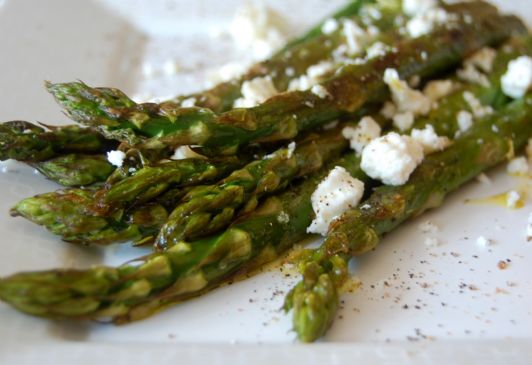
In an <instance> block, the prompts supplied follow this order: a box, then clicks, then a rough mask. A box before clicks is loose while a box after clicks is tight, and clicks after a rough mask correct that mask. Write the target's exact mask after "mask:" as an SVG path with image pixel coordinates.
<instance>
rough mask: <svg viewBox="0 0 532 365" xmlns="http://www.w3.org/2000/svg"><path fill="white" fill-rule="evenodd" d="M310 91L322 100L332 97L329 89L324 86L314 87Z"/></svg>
mask: <svg viewBox="0 0 532 365" xmlns="http://www.w3.org/2000/svg"><path fill="white" fill-rule="evenodd" d="M310 91H311V92H312V93H313V94H314V95H316V96H317V97H319V98H320V99H325V98H329V97H331V94H330V93H329V91H327V89H326V88H325V87H323V86H322V85H314V86H312V88H311V89H310Z"/></svg>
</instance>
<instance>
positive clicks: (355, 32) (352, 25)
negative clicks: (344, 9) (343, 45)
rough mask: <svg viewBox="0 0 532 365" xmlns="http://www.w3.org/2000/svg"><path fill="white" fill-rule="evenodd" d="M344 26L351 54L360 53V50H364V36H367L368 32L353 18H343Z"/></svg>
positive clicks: (343, 29)
mask: <svg viewBox="0 0 532 365" xmlns="http://www.w3.org/2000/svg"><path fill="white" fill-rule="evenodd" d="M342 26H343V27H342V31H343V33H344V36H345V39H346V42H347V48H348V52H349V53H350V54H355V53H360V51H362V46H363V45H362V43H363V38H364V37H365V36H366V32H365V31H364V29H362V28H361V27H360V26H359V25H358V24H357V23H356V22H354V21H353V20H351V19H343V20H342Z"/></svg>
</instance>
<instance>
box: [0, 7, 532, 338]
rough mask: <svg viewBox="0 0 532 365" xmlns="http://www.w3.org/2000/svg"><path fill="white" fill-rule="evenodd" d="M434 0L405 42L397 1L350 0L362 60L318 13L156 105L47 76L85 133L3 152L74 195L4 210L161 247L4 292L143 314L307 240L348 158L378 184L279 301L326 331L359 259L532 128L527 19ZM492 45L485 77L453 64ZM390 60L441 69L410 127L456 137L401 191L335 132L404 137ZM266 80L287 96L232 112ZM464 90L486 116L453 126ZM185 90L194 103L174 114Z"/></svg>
mask: <svg viewBox="0 0 532 365" xmlns="http://www.w3.org/2000/svg"><path fill="white" fill-rule="evenodd" d="M440 6H441V7H442V8H443V9H444V10H445V12H446V13H447V14H450V18H451V19H452V20H448V22H447V23H444V24H439V25H437V26H435V27H434V29H432V30H431V31H430V32H428V34H426V35H423V36H420V37H411V36H408V35H406V34H405V31H404V27H402V26H398V25H397V24H401V22H404V21H405V20H407V19H408V14H404V13H403V6H402V2H401V1H400V0H390V1H371V0H355V1H351V2H350V3H349V4H348V5H347V6H346V7H345V8H343V9H341V10H340V11H338V12H337V13H336V14H334V15H333V16H332V18H333V19H336V24H342V23H344V24H345V22H356V23H358V24H366V26H368V27H369V26H371V27H373V29H377V32H373V34H372V35H369V34H367V35H366V36H365V37H361V38H360V41H361V42H362V44H363V47H362V48H361V49H360V50H359V51H358V52H351V53H348V54H347V55H345V56H344V57H343V58H342V59H341V60H338V57H336V56H335V52H337V50H338V49H339V48H340V47H342V45H344V46H345V44H346V42H348V40H346V37H345V34H344V30H343V29H342V27H337V28H338V29H336V30H334V29H333V30H332V31H331V30H330V29H329V30H326V27H323V23H321V24H318V25H317V26H316V27H315V28H313V29H312V30H311V31H309V32H308V33H307V34H305V35H303V36H302V37H300V38H299V39H296V40H294V41H292V42H290V43H289V44H288V45H287V46H286V47H285V48H284V49H282V50H280V51H279V52H278V53H276V54H275V55H273V56H272V57H271V58H270V59H268V60H266V61H263V62H260V63H258V64H256V65H254V66H253V67H251V68H250V70H249V71H248V72H247V73H246V74H244V75H243V76H242V77H240V78H239V79H236V80H233V81H230V82H226V83H223V84H220V85H218V86H216V87H214V88H212V89H210V90H207V91H205V92H202V93H197V94H194V95H186V96H181V97H177V98H176V99H175V100H172V101H167V102H163V103H159V104H156V103H144V104H137V103H135V102H133V101H132V100H131V99H130V98H128V97H127V96H126V95H125V94H124V93H122V92H121V91H119V90H117V89H111V88H92V87H89V86H87V85H86V84H84V83H82V82H74V83H63V84H51V83H48V84H46V87H47V89H48V90H49V91H50V92H51V93H52V94H53V96H54V97H55V98H56V100H57V101H58V103H59V104H60V105H61V106H62V107H63V108H64V110H65V112H66V114H67V115H68V116H70V117H71V118H72V119H73V120H74V121H76V122H77V123H79V124H80V125H82V126H84V127H80V126H78V125H70V126H66V127H51V126H44V125H43V126H42V127H40V126H36V125H33V124H31V123H28V122H21V121H17V122H7V123H4V124H2V125H1V126H0V159H1V160H6V159H16V160H19V161H23V162H25V163H27V164H29V165H31V166H33V167H35V168H36V169H38V170H39V171H40V172H42V174H43V175H45V176H46V177H47V178H49V179H51V180H54V181H56V182H58V183H59V184H61V185H63V186H65V187H66V188H65V189H63V190H59V191H56V192H51V193H47V194H42V195H38V196H35V197H32V198H28V199H25V200H23V201H21V202H19V203H18V204H17V205H16V206H15V207H13V209H12V210H11V214H12V215H13V216H23V217H25V218H27V219H28V220H30V221H32V222H34V223H37V224H39V225H42V226H44V227H46V228H47V229H48V230H49V231H51V232H53V233H54V234H57V235H59V236H61V238H62V239H63V240H65V241H67V242H71V243H75V244H82V245H94V244H99V245H107V244H112V243H120V242H130V241H133V242H134V244H136V245H148V244H152V245H153V247H154V253H153V254H151V255H148V256H144V257H141V258H139V259H138V260H136V261H135V262H134V263H126V264H124V265H122V266H119V267H93V268H91V269H88V270H51V271H44V272H27V273H20V274H15V275H13V276H10V277H6V278H2V279H0V299H2V300H3V301H5V302H7V303H9V304H11V305H12V306H14V307H15V308H17V309H19V310H21V311H23V312H25V313H29V314H32V315H37V316H42V317H47V318H72V319H103V318H105V319H109V318H110V319H111V320H112V321H113V322H114V323H126V322H130V321H135V320H139V319H142V318H145V317H147V316H150V315H151V314H153V313H155V312H157V311H159V310H161V309H162V308H164V307H166V306H168V305H170V304H172V303H176V302H179V301H182V300H185V299H188V298H191V297H194V296H197V295H199V294H202V293H204V292H206V291H209V290H211V289H213V288H215V287H217V286H219V285H220V284H222V283H224V282H225V281H227V280H230V279H231V278H233V277H234V276H235V275H237V274H241V273H242V272H252V271H253V270H255V269H256V268H257V267H259V266H260V265H263V264H265V263H267V262H271V261H273V260H275V259H277V258H279V257H281V256H282V255H283V254H285V253H286V252H287V250H289V249H290V248H291V247H293V246H294V245H295V244H296V243H297V242H298V241H300V240H302V239H303V238H305V237H306V236H307V228H308V227H309V225H310V224H311V222H312V220H313V219H314V217H315V212H314V211H313V207H312V204H311V195H312V194H313V192H314V191H315V189H316V187H317V186H318V184H319V183H320V182H321V181H322V180H323V179H324V178H325V177H326V176H327V175H328V173H329V172H330V170H331V169H332V168H334V167H336V166H341V167H343V168H344V169H345V170H346V171H347V172H348V173H349V174H350V175H351V176H353V177H355V178H357V179H359V180H361V181H362V182H364V183H365V184H366V185H367V186H372V187H374V189H366V191H367V192H368V193H367V194H366V196H365V197H364V199H365V201H364V203H363V205H360V206H358V207H354V208H351V209H348V210H347V211H346V212H345V213H344V214H343V215H342V216H341V217H340V218H338V219H336V220H334V221H333V222H332V224H331V226H330V227H329V231H328V234H327V237H326V239H325V241H324V242H323V243H322V244H321V246H320V247H319V248H318V249H315V250H308V251H305V253H304V254H302V255H299V262H298V263H297V265H298V268H299V270H300V272H301V274H302V277H303V278H302V280H301V282H300V283H299V284H297V285H296V286H295V287H294V288H293V290H292V291H291V292H290V293H289V295H288V296H287V298H286V302H285V309H286V310H287V311H289V310H292V311H293V325H294V330H295V332H296V333H297V335H298V338H299V339H300V340H301V341H305V342H309V341H314V340H316V339H318V338H319V337H321V336H323V335H324V334H325V333H326V331H327V329H328V328H329V327H330V326H331V324H332V322H333V319H334V317H335V314H336V311H337V309H338V306H339V296H340V292H341V289H342V286H343V285H344V284H345V282H346V280H347V278H348V274H347V263H348V261H349V259H350V258H351V257H353V256H355V255H360V254H363V253H364V252H367V251H368V250H372V249H374V248H375V247H376V246H377V244H378V243H379V240H380V237H382V235H383V234H385V233H387V232H389V231H391V230H392V229H394V228H395V227H397V226H398V225H399V224H401V223H402V222H404V221H406V220H408V219H409V218H410V217H412V216H415V215H418V214H420V213H421V212H423V211H424V210H426V209H429V208H433V207H436V206H438V205H440V204H441V203H442V202H443V200H444V197H445V195H446V194H448V193H449V192H451V191H453V190H455V189H457V188H458V187H460V186H461V185H463V184H464V183H466V182H467V181H469V180H471V179H472V178H474V177H475V176H477V175H478V174H480V173H481V172H482V171H484V170H486V169H489V168H491V167H493V166H495V165H497V164H498V163H501V162H502V161H504V160H506V159H507V158H508V157H509V156H510V155H511V154H512V153H514V152H515V151H519V150H520V149H522V148H523V147H524V146H525V145H526V143H527V141H528V138H529V137H530V136H531V134H532V123H531V119H532V93H528V94H526V95H525V96H524V97H523V98H519V99H516V100H512V99H510V98H508V97H507V96H505V95H504V93H503V92H502V91H501V81H500V80H501V76H502V75H503V74H504V73H505V72H506V70H507V67H508V63H509V62H510V61H511V60H513V59H515V58H516V57H519V56H522V55H532V37H530V35H529V34H528V32H527V29H526V27H525V26H524V25H523V24H522V22H521V21H520V20H519V19H517V18H516V17H513V16H508V15H502V14H500V13H499V12H498V11H497V9H495V8H494V7H493V6H491V5H489V4H487V3H485V2H482V1H473V2H464V3H457V4H453V5H445V4H440ZM376 13H378V14H379V16H374V17H373V18H371V16H370V14H376ZM329 21H330V20H329ZM368 24H369V25H368ZM324 30H326V31H325V32H324ZM378 42H380V43H384V44H387V45H389V46H390V47H388V48H389V49H388V50H387V51H386V52H381V53H379V54H378V55H377V56H375V57H370V56H369V55H368V54H366V50H367V49H369V48H370V47H371V46H372V45H375V44H377V43H378ZM483 47H493V48H496V49H497V53H496V56H495V59H494V60H493V65H492V67H491V68H492V69H491V70H490V72H489V74H487V75H485V77H486V79H487V82H481V83H475V82H464V81H462V80H459V78H458V77H457V76H456V69H457V68H459V67H460V66H461V64H462V62H463V61H464V60H465V59H466V58H467V57H468V56H470V55H472V54H474V53H475V52H477V51H478V50H480V49H482V48H483ZM332 60H334V67H333V68H332V69H331V70H329V72H326V73H324V74H323V75H320V79H319V80H318V81H317V82H318V85H319V87H320V88H321V90H325V91H326V93H325V95H320V94H319V93H316V92H313V91H312V90H296V91H294V90H291V91H289V90H288V89H289V85H290V81H291V80H293V79H294V78H297V77H301V76H303V75H305V74H306V72H307V69H309V67H312V66H313V65H316V64H319V63H320V62H325V61H326V62H332ZM361 60H362V61H361ZM390 68H393V69H396V70H397V71H398V73H399V75H400V77H401V79H403V80H411V79H417V81H418V82H421V83H422V84H424V83H427V82H428V81H430V80H433V79H436V78H439V77H446V78H449V79H451V80H452V81H453V85H454V88H453V90H452V91H451V92H450V93H448V94H447V95H445V96H444V97H442V98H441V99H440V100H439V101H438V103H437V104H434V106H433V107H432V109H431V111H430V112H429V113H428V114H427V115H425V116H423V117H419V118H417V119H416V120H415V123H414V125H413V127H412V128H420V129H423V128H424V127H425V126H427V125H429V124H430V125H431V126H433V128H434V129H435V131H436V132H437V133H438V134H439V135H440V136H446V137H448V138H449V139H452V140H453V143H452V145H451V146H450V147H448V148H447V149H445V150H443V151H440V152H437V153H434V154H431V155H429V156H427V157H426V158H425V159H424V160H423V162H422V163H421V165H420V166H418V167H417V169H416V170H415V171H414V173H413V174H412V175H411V176H410V178H409V180H408V182H407V183H405V184H403V185H400V186H386V185H382V184H381V183H380V182H378V181H375V180H372V179H371V178H370V177H368V176H367V175H366V174H365V173H364V171H363V170H362V168H361V158H360V156H359V155H357V154H356V153H355V152H354V151H352V150H350V149H349V141H348V140H346V139H345V138H344V137H343V135H342V130H343V128H344V127H346V126H350V125H352V126H354V125H356V123H358V121H359V120H360V119H361V117H363V116H365V115H371V116H372V117H373V118H374V120H376V121H377V122H378V123H379V124H380V126H381V128H382V129H383V130H384V131H393V130H395V129H397V127H396V126H394V125H392V123H391V121H390V120H389V119H388V118H386V117H384V116H383V115H382V113H381V112H380V110H381V107H382V105H383V103H385V102H387V101H389V100H390V91H389V90H388V87H387V85H386V83H385V80H384V78H383V74H384V72H385V70H386V69H390ZM266 76H267V77H270V78H271V80H272V82H273V84H274V85H275V88H276V89H277V90H278V91H279V94H278V95H276V96H274V97H272V98H269V99H268V100H266V101H265V102H263V103H261V104H259V105H257V106H255V107H251V108H233V105H234V103H235V101H236V100H237V99H238V98H240V97H242V93H241V88H242V85H243V84H244V83H245V82H248V81H250V80H253V79H255V78H257V77H266ZM465 92H468V93H470V94H472V95H474V96H475V97H476V98H477V99H478V100H480V101H481V102H482V104H483V105H484V106H486V107H488V106H489V107H490V108H491V109H490V110H493V112H491V113H486V114H487V115H485V116H483V117H479V118H477V120H476V121H475V123H474V124H473V126H472V127H471V128H470V129H469V130H468V131H466V132H460V128H461V126H460V124H459V123H458V121H457V118H456V115H457V113H458V112H459V111H461V110H468V108H470V106H469V104H468V102H467V100H465V99H464V97H463V95H464V93H465ZM191 98H194V100H195V102H196V106H195V107H183V106H181V103H182V101H183V100H187V99H188V100H190V99H191ZM331 122H333V123H331ZM406 132H408V131H406ZM406 132H405V131H401V133H406ZM479 141H481V143H479ZM294 142H295V144H294ZM180 146H194V147H192V149H193V150H194V151H195V152H196V153H198V154H200V155H201V156H197V157H191V158H185V159H180V160H172V159H171V157H172V154H173V153H174V150H175V149H176V148H178V147H180ZM111 151H114V152H115V153H116V151H120V153H121V154H122V156H123V163H122V164H119V165H121V166H114V165H112V164H111V163H109V162H108V160H107V156H106V154H107V153H109V152H111Z"/></svg>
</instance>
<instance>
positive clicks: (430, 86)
mask: <svg viewBox="0 0 532 365" xmlns="http://www.w3.org/2000/svg"><path fill="white" fill-rule="evenodd" d="M453 90H454V83H453V82H452V81H451V80H434V81H430V82H428V83H427V85H426V86H425V88H424V89H423V94H424V95H425V96H426V97H427V98H429V99H430V100H432V101H433V102H434V101H438V100H440V99H441V98H444V97H446V96H448V95H449V94H451V93H452V92H453Z"/></svg>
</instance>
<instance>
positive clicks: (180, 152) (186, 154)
mask: <svg viewBox="0 0 532 365" xmlns="http://www.w3.org/2000/svg"><path fill="white" fill-rule="evenodd" d="M187 158H205V156H203V155H200V154H199V153H196V152H194V150H193V149H192V148H190V146H179V147H177V148H176V149H175V151H174V154H173V155H172V157H170V159H171V160H184V159H187Z"/></svg>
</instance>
